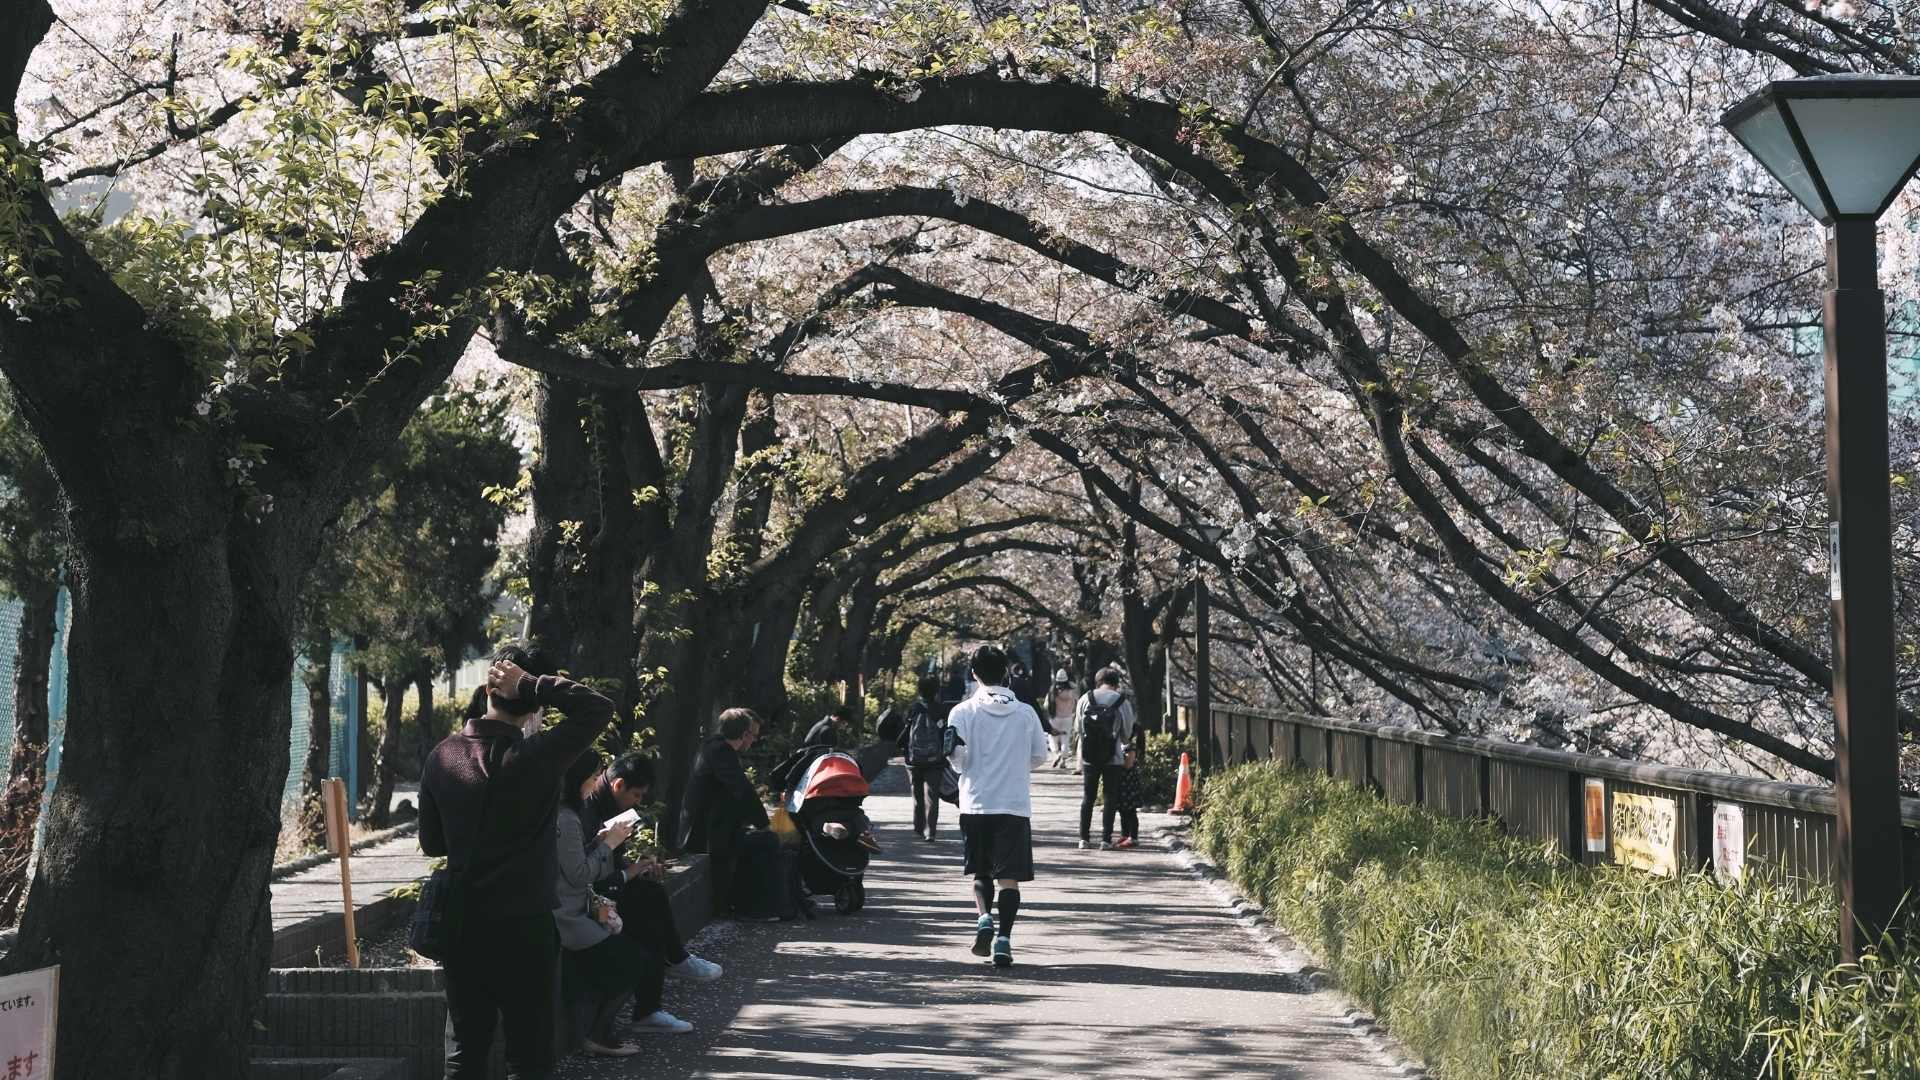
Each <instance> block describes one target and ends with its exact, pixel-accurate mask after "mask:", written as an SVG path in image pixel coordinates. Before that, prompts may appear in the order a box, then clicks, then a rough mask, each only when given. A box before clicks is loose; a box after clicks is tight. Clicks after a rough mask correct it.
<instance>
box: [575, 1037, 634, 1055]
mask: <svg viewBox="0 0 1920 1080" xmlns="http://www.w3.org/2000/svg"><path fill="white" fill-rule="evenodd" d="M586 1050H587V1053H589V1054H592V1055H593V1056H594V1057H632V1056H633V1055H635V1054H637V1053H639V1052H640V1048H639V1047H637V1046H635V1045H633V1044H632V1043H629V1042H617V1041H616V1042H612V1043H602V1042H595V1041H594V1040H592V1039H588V1040H587V1045H586Z"/></svg>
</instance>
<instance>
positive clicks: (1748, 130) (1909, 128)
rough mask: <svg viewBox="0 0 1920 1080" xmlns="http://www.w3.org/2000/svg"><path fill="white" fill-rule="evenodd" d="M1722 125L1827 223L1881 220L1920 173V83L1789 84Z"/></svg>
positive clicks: (1751, 99) (1729, 115) (1818, 79)
mask: <svg viewBox="0 0 1920 1080" xmlns="http://www.w3.org/2000/svg"><path fill="white" fill-rule="evenodd" d="M1720 123H1721V125H1722V126H1724V127H1725V128H1726V129H1727V130H1728V131H1730V132H1732V133H1733V137H1734V138H1736V139H1738V140H1740V145H1742V146H1744V147H1746V148H1747V151H1748V152H1749V153H1751V154H1752V155H1753V156H1754V157H1755V158H1758V159H1759V161H1760V164H1762V165H1764V166H1766V169H1767V171H1768V172H1770V173H1772V174H1773V176H1774V179H1776V180H1778V181H1780V184H1781V186H1782V187H1785V188H1786V189H1787V191H1788V192H1789V193H1791V194H1792V195H1793V197H1794V199H1795V200H1797V201H1798V202H1799V203H1800V205H1801V206H1804V207H1806V209H1807V212H1808V213H1810V214H1812V215H1813V216H1814V217H1816V218H1818V219H1820V221H1821V222H1822V223H1824V224H1827V225H1831V224H1833V223H1834V222H1836V221H1839V220H1841V219H1843V218H1854V219H1863V220H1869V221H1871V220H1876V219H1878V218H1879V217H1880V215H1881V214H1884V213H1886V210H1887V207H1888V206H1891V205H1892V204H1893V200H1894V197H1895V196H1897V195H1899V194H1900V189H1901V188H1903V187H1905V186H1906V184H1907V181H1908V180H1910V179H1912V178H1913V174H1914V172H1915V171H1916V170H1920V78H1911V77H1906V76H1893V75H1817V76H1813V77H1811V78H1804V79H1781V80H1778V81H1776V82H1771V83H1768V84H1767V85H1766V86H1765V87H1763V88H1761V89H1760V90H1758V91H1756V92H1754V93H1753V94H1751V95H1750V96H1748V97H1747V99H1746V100H1744V101H1742V102H1740V104H1738V105H1735V106H1734V107H1733V108H1731V109H1728V110H1727V112H1726V114H1725V115H1724V116H1722V117H1721V118H1720Z"/></svg>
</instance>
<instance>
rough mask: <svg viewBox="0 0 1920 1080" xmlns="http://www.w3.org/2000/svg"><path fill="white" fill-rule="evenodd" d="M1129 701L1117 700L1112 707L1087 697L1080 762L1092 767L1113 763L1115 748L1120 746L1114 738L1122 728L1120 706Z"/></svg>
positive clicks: (1081, 732)
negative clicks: (1116, 732)
mask: <svg viewBox="0 0 1920 1080" xmlns="http://www.w3.org/2000/svg"><path fill="white" fill-rule="evenodd" d="M1126 700H1127V699H1126V698H1124V697H1122V698H1116V699H1115V700H1114V702H1113V704H1111V705H1102V704H1100V703H1098V702H1096V701H1094V700H1093V695H1092V694H1091V693H1089V694H1088V695H1087V716H1086V721H1085V724H1084V725H1083V727H1082V728H1081V731H1080V760H1081V761H1082V762H1085V763H1087V764H1092V765H1106V764H1109V763H1110V762H1112V761H1113V750H1114V747H1115V746H1117V745H1119V743H1118V740H1117V739H1116V738H1115V737H1114V733H1115V731H1117V730H1118V729H1119V727H1120V705H1121V703H1123V702H1125V701H1126Z"/></svg>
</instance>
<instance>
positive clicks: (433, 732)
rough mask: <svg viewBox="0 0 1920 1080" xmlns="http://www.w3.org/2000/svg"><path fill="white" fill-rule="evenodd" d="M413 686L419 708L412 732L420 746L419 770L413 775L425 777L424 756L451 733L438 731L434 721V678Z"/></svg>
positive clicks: (438, 725) (438, 727) (416, 711)
mask: <svg viewBox="0 0 1920 1080" xmlns="http://www.w3.org/2000/svg"><path fill="white" fill-rule="evenodd" d="M415 686H417V688H419V694H417V701H419V707H417V709H415V713H413V730H417V732H419V736H420V738H419V744H420V746H419V748H417V753H419V759H420V761H419V769H415V774H419V776H426V755H428V753H432V751H434V748H436V746H440V740H444V738H447V736H449V734H451V732H444V730H440V724H438V723H436V721H434V676H432V675H428V676H424V678H420V680H419V682H417V684H415Z"/></svg>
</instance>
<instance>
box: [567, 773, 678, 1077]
mask: <svg viewBox="0 0 1920 1080" xmlns="http://www.w3.org/2000/svg"><path fill="white" fill-rule="evenodd" d="M599 773H600V763H599V759H598V758H597V757H595V756H594V755H593V754H592V753H591V752H589V753H588V754H585V755H583V756H582V757H581V758H580V760H578V761H576V762H575V763H574V766H573V768H571V769H569V770H568V772H567V775H566V776H565V777H564V778H563V779H562V780H561V787H560V814H559V816H558V818H557V819H556V823H555V827H554V846H555V852H556V854H557V856H558V861H559V870H560V872H559V880H558V883H557V886H556V889H555V892H556V896H557V898H556V902H555V904H554V908H553V925H554V929H555V930H557V931H558V932H559V935H560V947H561V948H563V949H565V950H567V952H568V953H570V954H571V955H572V959H573V963H574V965H575V969H576V970H577V971H578V972H579V974H580V978H581V981H582V982H584V983H585V985H586V989H587V991H588V992H589V993H591V994H593V995H594V998H595V1005H596V1009H595V1014H594V1019H593V1024H592V1026H591V1028H590V1029H589V1030H588V1032H587V1039H586V1048H587V1053H589V1054H597V1055H600V1056H603V1057H628V1056H631V1055H633V1054H636V1053H639V1051H640V1048H639V1047H637V1046H635V1045H633V1044H632V1043H628V1042H623V1041H622V1040H621V1039H620V1037H619V1033H618V1031H617V1019H618V1006H619V1002H620V1000H621V998H622V996H623V995H625V994H626V993H627V992H628V991H629V990H630V991H632V992H633V1010H634V1016H635V1021H636V1023H637V1024H638V1026H640V1027H641V1028H644V1029H647V1030H650V1031H660V1032H669V1033H673V1034H680V1033H684V1032H688V1031H692V1030H693V1025H692V1024H689V1023H687V1022H686V1021H684V1020H682V1019H680V1018H679V1017H677V1016H674V1015H673V1014H672V1013H670V1012H667V1011H666V1010H665V1009H662V1008H661V983H662V980H663V979H664V978H665V976H666V965H665V962H664V960H663V958H662V957H661V956H660V954H659V953H657V952H655V951H654V950H653V949H651V948H649V947H648V946H647V945H645V944H643V943H642V940H641V937H640V935H638V934H633V935H629V934H626V933H623V932H622V931H623V929H624V926H623V920H622V919H621V917H620V914H619V911H618V909H617V908H616V906H615V905H614V903H613V902H612V901H611V900H608V899H606V898H605V897H603V896H601V895H600V894H599V893H596V892H595V891H594V890H593V885H594V883H595V882H596V881H600V880H602V879H603V878H606V877H607V876H609V872H610V870H611V868H612V866H613V861H614V859H615V857H616V853H617V852H618V851H619V850H620V847H621V845H623V844H625V843H626V842H627V839H628V838H629V837H631V836H632V835H633V826H632V825H629V824H626V823H618V824H609V825H605V826H602V827H601V828H599V829H598V830H596V831H595V832H594V833H592V834H588V833H587V831H586V822H587V818H588V815H589V811H588V810H587V809H586V802H587V796H588V795H589V794H590V793H591V792H592V791H593V789H594V787H595V786H596V784H597V783H598V779H599ZM589 835H591V837H592V839H591V840H589V839H588V837H589Z"/></svg>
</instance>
